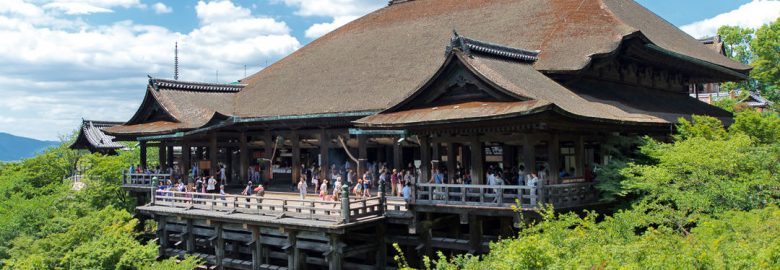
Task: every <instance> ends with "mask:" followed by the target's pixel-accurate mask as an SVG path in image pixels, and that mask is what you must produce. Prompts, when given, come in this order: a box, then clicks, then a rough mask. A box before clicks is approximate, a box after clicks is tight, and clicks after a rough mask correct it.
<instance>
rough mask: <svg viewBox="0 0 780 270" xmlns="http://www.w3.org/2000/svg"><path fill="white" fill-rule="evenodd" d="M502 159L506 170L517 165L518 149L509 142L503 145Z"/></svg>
mask: <svg viewBox="0 0 780 270" xmlns="http://www.w3.org/2000/svg"><path fill="white" fill-rule="evenodd" d="M501 161H502V163H503V164H504V171H507V170H510V169H512V167H515V166H517V150H516V149H515V147H514V146H512V145H508V144H502V145H501Z"/></svg>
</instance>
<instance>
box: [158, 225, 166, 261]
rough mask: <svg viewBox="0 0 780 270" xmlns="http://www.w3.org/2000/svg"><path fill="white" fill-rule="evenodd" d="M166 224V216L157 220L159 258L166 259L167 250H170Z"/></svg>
mask: <svg viewBox="0 0 780 270" xmlns="http://www.w3.org/2000/svg"><path fill="white" fill-rule="evenodd" d="M166 223H167V222H165V217H164V216H160V217H158V218H157V239H159V241H160V243H159V244H160V249H159V251H158V256H159V257H160V258H165V249H167V248H168V231H166V230H165V225H166Z"/></svg>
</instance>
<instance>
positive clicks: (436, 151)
mask: <svg viewBox="0 0 780 270" xmlns="http://www.w3.org/2000/svg"><path fill="white" fill-rule="evenodd" d="M431 150H432V152H433V154H432V155H431V160H438V161H441V143H438V142H434V143H432V144H431Z"/></svg>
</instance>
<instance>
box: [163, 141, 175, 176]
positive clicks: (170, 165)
mask: <svg viewBox="0 0 780 270" xmlns="http://www.w3.org/2000/svg"><path fill="white" fill-rule="evenodd" d="M165 153H166V154H167V155H168V157H167V158H166V159H165V161H167V164H166V168H167V169H171V170H172V169H173V159H174V158H173V145H167V146H166V150H165Z"/></svg>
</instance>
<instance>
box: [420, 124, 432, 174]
mask: <svg viewBox="0 0 780 270" xmlns="http://www.w3.org/2000/svg"><path fill="white" fill-rule="evenodd" d="M419 138H420V179H419V181H420V182H421V183H427V182H428V181H429V180H431V144H430V142H429V141H430V140H429V138H428V136H427V135H420V136H419Z"/></svg>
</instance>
